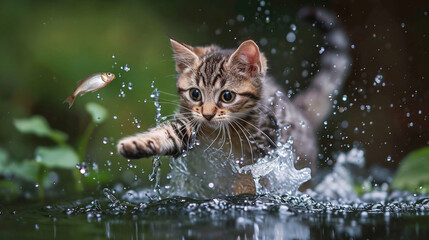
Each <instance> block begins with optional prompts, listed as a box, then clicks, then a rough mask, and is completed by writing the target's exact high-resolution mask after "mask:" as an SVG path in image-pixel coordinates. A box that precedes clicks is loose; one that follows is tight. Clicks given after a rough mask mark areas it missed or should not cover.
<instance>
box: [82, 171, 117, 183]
mask: <svg viewBox="0 0 429 240" xmlns="http://www.w3.org/2000/svg"><path fill="white" fill-rule="evenodd" d="M112 179H113V176H112V173H111V172H106V171H101V170H97V171H95V170H90V171H88V174H86V175H85V177H84V178H83V181H84V182H85V183H87V184H93V185H96V184H99V183H107V182H110V181H111V180H112Z"/></svg>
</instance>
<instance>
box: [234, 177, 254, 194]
mask: <svg viewBox="0 0 429 240" xmlns="http://www.w3.org/2000/svg"><path fill="white" fill-rule="evenodd" d="M232 192H233V193H234V195H236V196H237V195H240V194H255V193H256V186H255V181H254V180H253V177H252V174H251V173H247V174H240V175H238V176H237V179H236V180H235V181H234V183H233V184H232Z"/></svg>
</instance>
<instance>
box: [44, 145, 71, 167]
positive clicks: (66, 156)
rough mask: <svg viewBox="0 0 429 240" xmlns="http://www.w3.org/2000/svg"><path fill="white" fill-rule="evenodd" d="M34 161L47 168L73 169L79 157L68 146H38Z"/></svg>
mask: <svg viewBox="0 0 429 240" xmlns="http://www.w3.org/2000/svg"><path fill="white" fill-rule="evenodd" d="M36 161H38V162H40V163H41V164H43V165H44V166H45V167H47V168H65V169H73V168H75V167H76V164H78V163H79V157H78V156H77V154H76V152H75V151H74V150H73V149H72V148H71V147H68V146H58V147H52V148H48V147H38V148H37V149H36Z"/></svg>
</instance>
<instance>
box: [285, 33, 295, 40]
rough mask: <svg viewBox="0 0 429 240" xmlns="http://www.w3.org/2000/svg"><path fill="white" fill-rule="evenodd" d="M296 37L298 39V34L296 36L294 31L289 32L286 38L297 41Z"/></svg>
mask: <svg viewBox="0 0 429 240" xmlns="http://www.w3.org/2000/svg"><path fill="white" fill-rule="evenodd" d="M295 39H296V36H295V33H293V32H289V33H288V34H287V35H286V40H287V41H288V42H290V43H292V42H295Z"/></svg>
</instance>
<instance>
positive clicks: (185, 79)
mask: <svg viewBox="0 0 429 240" xmlns="http://www.w3.org/2000/svg"><path fill="white" fill-rule="evenodd" d="M172 45H173V49H174V50H175V54H176V55H175V57H176V70H177V71H178V73H179V77H178V81H177V90H178V93H179V95H180V100H181V106H182V112H187V114H188V116H187V117H191V119H194V120H195V121H196V122H198V123H201V124H202V125H203V126H207V127H211V128H217V127H219V126H220V125H221V124H222V123H230V122H233V121H237V120H239V119H246V118H248V117H249V116H250V114H251V113H252V110H255V109H256V108H257V105H258V101H259V99H260V97H261V93H262V83H261V78H263V75H264V74H265V70H264V69H265V60H264V61H263V63H261V57H262V58H263V56H262V55H261V54H260V53H259V49H258V48H257V46H256V44H255V43H254V42H253V41H247V42H245V43H243V44H242V45H241V46H240V48H239V49H237V50H236V51H235V52H234V50H223V49H220V48H218V47H214V46H210V47H197V48H192V47H190V46H187V45H184V44H181V43H178V42H176V41H174V40H172ZM243 45H244V47H243Z"/></svg>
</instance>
